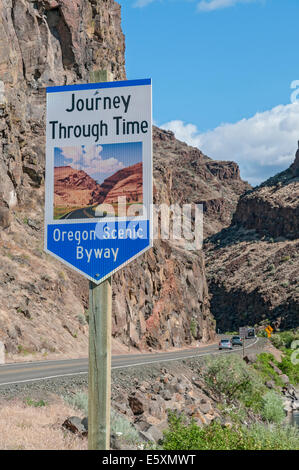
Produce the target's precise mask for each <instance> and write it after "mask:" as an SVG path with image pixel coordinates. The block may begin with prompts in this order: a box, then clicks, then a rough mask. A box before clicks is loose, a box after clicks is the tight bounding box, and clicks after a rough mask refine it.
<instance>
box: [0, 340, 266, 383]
mask: <svg viewBox="0 0 299 470" xmlns="http://www.w3.org/2000/svg"><path fill="white" fill-rule="evenodd" d="M258 340H259V339H258V338H256V340H255V342H254V343H252V344H249V345H248V346H245V348H244V349H248V348H251V347H252V346H254V345H255V344H256V343H257V342H258ZM242 349H243V348H238V349H234V350H231V351H214V352H207V353H203V354H195V355H192V356H183V357H175V358H171V359H161V358H160V359H158V360H156V361H148V362H138V363H136V364H128V365H124V366H112V367H111V368H112V369H126V368H128V367H137V366H143V365H147V364H157V363H160V362H172V361H183V360H184V359H194V358H196V357H203V356H213V355H215V354H227V353H233V352H235V351H241V350H242ZM48 362H51V361H48ZM18 364H20V363H18ZM84 374H88V371H86V372H73V373H70V374H61V375H51V376H49V377H39V378H35V379H26V380H18V381H17V382H6V383H0V387H1V385H17V384H21V383H28V382H40V381H41V380H50V379H56V378H59V377H70V376H74V375H84Z"/></svg>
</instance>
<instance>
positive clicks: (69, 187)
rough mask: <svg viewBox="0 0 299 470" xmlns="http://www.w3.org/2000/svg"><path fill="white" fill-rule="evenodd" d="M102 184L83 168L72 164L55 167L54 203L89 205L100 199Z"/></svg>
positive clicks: (59, 204) (56, 204)
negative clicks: (73, 166) (75, 167)
mask: <svg viewBox="0 0 299 470" xmlns="http://www.w3.org/2000/svg"><path fill="white" fill-rule="evenodd" d="M99 197H100V185H99V184H97V183H96V181H95V180H94V179H93V178H91V177H90V176H89V175H88V174H87V173H85V171H83V170H74V168H72V167H70V166H59V167H55V168H54V204H55V207H57V206H64V207H72V206H79V207H80V206H88V205H92V204H95V203H96V202H97V201H99Z"/></svg>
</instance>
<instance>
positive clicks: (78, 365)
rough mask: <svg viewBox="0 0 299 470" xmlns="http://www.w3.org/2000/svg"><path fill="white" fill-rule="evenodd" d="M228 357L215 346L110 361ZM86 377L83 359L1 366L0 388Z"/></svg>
mask: <svg viewBox="0 0 299 470" xmlns="http://www.w3.org/2000/svg"><path fill="white" fill-rule="evenodd" d="M258 341H259V339H258V338H254V339H252V340H247V341H246V345H245V347H246V349H250V348H252V347H254V346H255V345H256V343H257V342H258ZM237 351H239V352H240V351H242V348H241V347H236V348H234V351H233V352H237ZM230 353H231V352H230V351H219V350H218V345H217V344H214V345H208V346H204V347H202V348H193V349H185V350H183V351H174V352H166V353H147V354H126V355H121V356H113V357H112V369H121V368H127V367H133V366H137V365H144V364H155V363H159V362H168V361H177V360H182V359H187V358H192V357H201V356H206V355H211V354H230ZM87 373H88V361H87V359H86V358H82V359H68V360H60V361H40V362H26V363H20V362H19V363H14V364H6V365H1V366H0V387H1V385H11V384H16V383H26V382H35V381H39V380H46V379H51V378H56V377H67V376H74V375H83V374H87Z"/></svg>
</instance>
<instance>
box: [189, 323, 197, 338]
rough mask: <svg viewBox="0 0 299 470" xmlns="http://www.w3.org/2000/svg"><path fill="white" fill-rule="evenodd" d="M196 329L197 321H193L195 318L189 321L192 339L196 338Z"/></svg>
mask: <svg viewBox="0 0 299 470" xmlns="http://www.w3.org/2000/svg"><path fill="white" fill-rule="evenodd" d="M197 328H198V325H197V321H196V320H195V318H192V320H191V321H190V331H191V334H192V336H193V338H196V337H197Z"/></svg>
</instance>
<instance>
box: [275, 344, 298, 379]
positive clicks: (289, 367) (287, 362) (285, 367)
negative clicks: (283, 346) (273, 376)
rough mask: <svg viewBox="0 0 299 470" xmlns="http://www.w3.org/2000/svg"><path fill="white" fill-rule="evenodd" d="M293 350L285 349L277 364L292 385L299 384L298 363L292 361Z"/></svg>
mask: <svg viewBox="0 0 299 470" xmlns="http://www.w3.org/2000/svg"><path fill="white" fill-rule="evenodd" d="M293 352H294V350H293V349H288V350H286V351H285V353H284V356H283V358H282V360H281V363H280V364H279V368H280V369H281V370H282V372H283V373H284V374H286V375H287V376H288V377H289V379H290V382H291V383H292V384H293V385H298V384H299V364H294V363H293V362H292V354H293Z"/></svg>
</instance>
